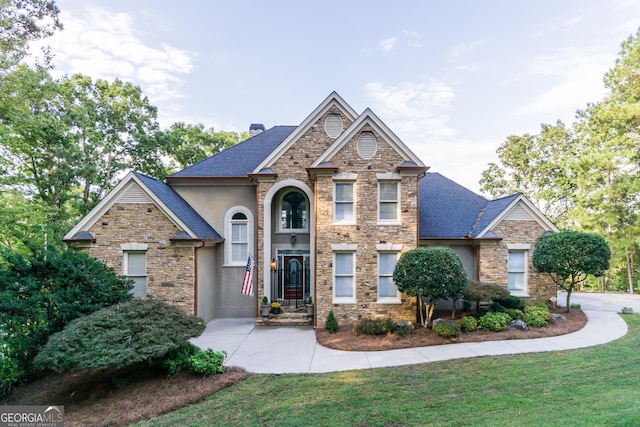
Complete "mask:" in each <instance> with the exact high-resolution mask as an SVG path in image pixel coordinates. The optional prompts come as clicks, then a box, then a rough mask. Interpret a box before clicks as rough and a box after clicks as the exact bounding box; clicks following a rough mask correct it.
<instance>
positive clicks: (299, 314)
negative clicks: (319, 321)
mask: <svg viewBox="0 0 640 427" xmlns="http://www.w3.org/2000/svg"><path fill="white" fill-rule="evenodd" d="M256 326H313V317H311V318H309V316H307V313H306V309H304V308H302V309H288V308H284V310H283V311H282V312H281V313H280V314H269V317H268V318H267V319H264V318H262V317H258V318H257V319H256Z"/></svg>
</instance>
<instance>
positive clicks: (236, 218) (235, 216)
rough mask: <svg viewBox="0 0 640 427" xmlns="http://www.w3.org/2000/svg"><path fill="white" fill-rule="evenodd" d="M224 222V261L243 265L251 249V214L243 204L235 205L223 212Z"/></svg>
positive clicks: (229, 263) (245, 263)
mask: <svg viewBox="0 0 640 427" xmlns="http://www.w3.org/2000/svg"><path fill="white" fill-rule="evenodd" d="M224 223H225V233H224V234H225V235H224V237H225V239H224V245H225V247H224V252H225V253H224V263H225V265H226V266H243V267H245V266H246V265H247V255H248V253H249V252H250V251H252V250H253V215H252V214H251V211H249V209H247V208H245V207H244V206H235V207H233V208H231V209H229V210H228V211H227V213H226V214H225V217H224Z"/></svg>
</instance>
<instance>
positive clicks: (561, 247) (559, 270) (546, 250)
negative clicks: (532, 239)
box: [533, 231, 611, 311]
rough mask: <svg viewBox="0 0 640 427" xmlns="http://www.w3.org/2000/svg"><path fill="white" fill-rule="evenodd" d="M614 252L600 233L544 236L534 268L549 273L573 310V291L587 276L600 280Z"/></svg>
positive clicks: (534, 255)
mask: <svg viewBox="0 0 640 427" xmlns="http://www.w3.org/2000/svg"><path fill="white" fill-rule="evenodd" d="M610 258H611V252H610V250H609V245H608V244H607V242H606V240H605V239H604V238H603V237H602V236H599V235H597V234H592V233H583V232H579V231H561V232H559V233H551V234H545V235H543V236H541V237H540V238H539V239H538V241H537V242H536V246H535V249H534V251H533V266H534V268H535V269H536V270H537V271H538V272H540V273H548V274H549V275H550V276H551V277H552V279H553V281H554V282H555V283H556V284H557V285H558V286H560V287H561V288H562V289H564V290H565V291H567V305H566V307H567V311H569V309H570V308H571V301H570V300H571V292H573V290H574V289H575V288H576V286H577V285H578V284H579V283H581V282H583V281H584V280H586V278H587V276H588V275H593V276H595V277H600V276H602V275H603V274H604V272H605V271H606V270H607V269H608V268H609V260H610Z"/></svg>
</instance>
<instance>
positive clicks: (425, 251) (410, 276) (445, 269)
mask: <svg viewBox="0 0 640 427" xmlns="http://www.w3.org/2000/svg"><path fill="white" fill-rule="evenodd" d="M393 282H394V283H395V284H396V286H397V287H398V290H399V291H400V292H404V293H405V294H407V295H410V296H415V297H417V302H418V307H419V308H420V309H419V316H420V323H421V324H422V325H423V326H426V325H427V324H428V323H429V322H431V317H432V316H433V311H434V310H435V306H436V303H437V302H438V300H439V299H446V298H452V299H454V300H457V299H460V298H461V297H462V295H463V293H464V290H465V288H466V287H467V273H466V271H465V269H464V267H463V266H462V261H460V257H459V256H458V254H457V253H456V252H455V251H454V250H453V249H449V248H415V249H410V250H408V251H406V252H404V253H403V254H402V255H400V259H399V260H398V262H397V263H396V267H395V269H394V270H393ZM455 307H456V306H455V304H454V305H453V308H454V311H455ZM454 314H455V313H454Z"/></svg>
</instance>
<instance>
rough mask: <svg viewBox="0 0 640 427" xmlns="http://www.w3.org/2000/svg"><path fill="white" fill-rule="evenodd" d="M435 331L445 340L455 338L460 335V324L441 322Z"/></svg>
mask: <svg viewBox="0 0 640 427" xmlns="http://www.w3.org/2000/svg"><path fill="white" fill-rule="evenodd" d="M433 330H434V331H435V332H436V333H437V334H438V335H440V336H441V337H444V338H453V337H457V336H458V335H460V324H459V323H458V322H456V321H455V320H441V321H440V322H438V323H436V324H435V325H434V327H433Z"/></svg>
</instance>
